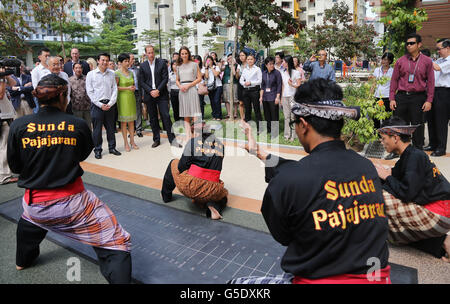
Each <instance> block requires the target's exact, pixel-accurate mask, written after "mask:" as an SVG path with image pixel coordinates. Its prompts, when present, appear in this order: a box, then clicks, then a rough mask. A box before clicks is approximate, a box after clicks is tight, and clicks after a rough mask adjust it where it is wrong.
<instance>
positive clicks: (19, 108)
mask: <svg viewBox="0 0 450 304" xmlns="http://www.w3.org/2000/svg"><path fill="white" fill-rule="evenodd" d="M11 78H12V79H13V80H14V81H15V82H16V83H15V85H13V86H12V87H9V86H8V87H7V89H8V91H9V95H10V96H11V102H12V104H13V106H14V109H15V110H16V114H17V118H19V117H22V116H24V115H29V114H32V113H33V108H34V107H36V104H35V103H34V99H33V95H32V94H31V92H32V91H33V83H32V81H31V76H30V75H27V74H26V73H25V65H24V64H23V62H22V64H21V65H20V76H19V77H16V76H15V75H14V74H13V75H11Z"/></svg>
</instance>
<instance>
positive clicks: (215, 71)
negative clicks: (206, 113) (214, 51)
mask: <svg viewBox="0 0 450 304" xmlns="http://www.w3.org/2000/svg"><path fill="white" fill-rule="evenodd" d="M220 72H221V71H220V66H219V65H217V64H216V63H215V60H214V58H213V57H212V56H208V57H206V61H205V66H204V67H203V69H202V70H201V73H202V74H204V77H205V82H206V86H207V87H208V92H209V93H208V96H209V102H210V103H211V110H212V117H213V119H214V120H221V119H222V107H221V103H220V99H221V97H222V92H223V88H222V80H220Z"/></svg>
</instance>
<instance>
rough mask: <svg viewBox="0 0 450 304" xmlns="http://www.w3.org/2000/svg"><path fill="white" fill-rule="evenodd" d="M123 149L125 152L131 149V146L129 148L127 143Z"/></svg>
mask: <svg viewBox="0 0 450 304" xmlns="http://www.w3.org/2000/svg"><path fill="white" fill-rule="evenodd" d="M125 151H127V152H130V151H131V148H130V146H129V145H128V144H126V145H125Z"/></svg>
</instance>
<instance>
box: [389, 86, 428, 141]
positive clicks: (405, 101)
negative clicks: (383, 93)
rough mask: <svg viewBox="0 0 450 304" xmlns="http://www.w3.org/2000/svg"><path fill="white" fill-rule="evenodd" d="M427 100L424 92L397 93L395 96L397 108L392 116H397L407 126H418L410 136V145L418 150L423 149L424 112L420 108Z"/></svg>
mask: <svg viewBox="0 0 450 304" xmlns="http://www.w3.org/2000/svg"><path fill="white" fill-rule="evenodd" d="M426 99H427V94H426V92H423V93H420V94H414V95H406V94H405V93H402V92H398V93H397V94H396V95H395V101H396V103H397V108H396V109H395V111H394V115H396V116H399V117H400V118H402V119H403V120H405V121H406V123H407V124H412V125H419V124H420V126H419V127H418V128H417V129H416V131H415V132H414V133H413V136H412V144H413V145H414V146H415V147H416V148H419V149H422V148H423V144H424V130H425V129H424V125H423V123H424V112H423V110H422V106H423V104H424V103H425V101H426Z"/></svg>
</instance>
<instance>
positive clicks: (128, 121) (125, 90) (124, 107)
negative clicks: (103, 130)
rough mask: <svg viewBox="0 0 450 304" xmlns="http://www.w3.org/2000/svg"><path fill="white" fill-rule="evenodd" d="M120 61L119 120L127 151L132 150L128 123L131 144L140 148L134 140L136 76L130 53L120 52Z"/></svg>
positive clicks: (118, 78)
mask: <svg viewBox="0 0 450 304" xmlns="http://www.w3.org/2000/svg"><path fill="white" fill-rule="evenodd" d="M118 61H119V62H120V69H119V70H117V71H116V82H117V90H118V93H117V112H118V120H119V121H120V125H121V130H122V136H123V142H124V147H125V151H127V152H130V151H131V148H130V146H129V145H128V139H127V125H128V133H129V137H130V145H131V147H132V148H133V149H135V150H137V149H139V147H138V146H137V145H136V143H135V142H134V122H135V120H136V99H135V95H134V92H135V91H136V86H135V82H134V81H135V77H134V74H133V72H132V71H130V70H129V66H130V55H128V54H126V53H123V54H120V55H119V57H118Z"/></svg>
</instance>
